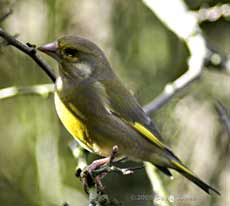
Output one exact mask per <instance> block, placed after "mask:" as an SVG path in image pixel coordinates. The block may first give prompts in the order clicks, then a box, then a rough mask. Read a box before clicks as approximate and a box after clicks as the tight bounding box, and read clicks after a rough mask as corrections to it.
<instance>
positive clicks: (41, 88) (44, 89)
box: [0, 84, 54, 99]
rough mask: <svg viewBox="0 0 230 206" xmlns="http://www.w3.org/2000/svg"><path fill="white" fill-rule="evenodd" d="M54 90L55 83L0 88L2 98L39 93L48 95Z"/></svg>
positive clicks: (0, 97)
mask: <svg viewBox="0 0 230 206" xmlns="http://www.w3.org/2000/svg"><path fill="white" fill-rule="evenodd" d="M53 92H54V84H41V85H34V86H25V87H16V86H14V87H7V88H4V89H0V99H7V98H10V97H15V96H19V95H39V96H45V97H46V96H47V95H49V94H50V93H53Z"/></svg>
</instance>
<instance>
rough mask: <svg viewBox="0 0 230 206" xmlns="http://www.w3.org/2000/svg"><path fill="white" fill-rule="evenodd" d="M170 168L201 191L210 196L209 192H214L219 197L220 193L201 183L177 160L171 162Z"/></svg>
mask: <svg viewBox="0 0 230 206" xmlns="http://www.w3.org/2000/svg"><path fill="white" fill-rule="evenodd" d="M171 164H172V168H173V169H175V170H176V171H177V172H179V173H180V174H182V175H183V176H184V177H186V178H187V179H189V180H191V181H192V182H193V183H194V184H196V185H197V186H198V187H200V188H201V189H202V190H204V191H205V192H207V193H208V194H210V191H213V192H215V193H216V194H218V195H220V193H219V192H218V191H217V190H216V189H214V188H213V187H211V186H209V185H208V184H206V183H205V182H204V181H202V180H201V179H200V178H198V177H197V176H196V175H194V174H193V172H192V171H191V170H190V169H188V168H187V167H186V166H185V165H184V164H182V163H181V162H180V161H178V160H174V159H173V160H171Z"/></svg>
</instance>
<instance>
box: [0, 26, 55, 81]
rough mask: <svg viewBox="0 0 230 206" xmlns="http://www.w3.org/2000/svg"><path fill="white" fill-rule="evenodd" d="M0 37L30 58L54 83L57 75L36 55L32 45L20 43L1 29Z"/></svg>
mask: <svg viewBox="0 0 230 206" xmlns="http://www.w3.org/2000/svg"><path fill="white" fill-rule="evenodd" d="M0 36H1V37H2V38H3V39H5V40H6V41H7V42H8V44H10V45H12V46H14V47H16V48H17V49H19V50H20V51H22V52H24V53H25V54H27V55H28V56H30V57H31V58H32V59H33V60H34V61H35V62H36V63H37V64H38V65H39V66H40V67H41V68H42V70H43V71H45V73H46V74H47V75H48V76H49V78H50V79H51V80H52V81H53V82H55V80H56V77H57V75H56V74H55V72H54V70H53V69H52V68H51V67H50V66H49V65H48V64H47V63H46V62H44V60H43V59H41V57H40V56H39V55H37V52H36V49H35V48H34V47H33V46H32V45H30V44H28V45H29V46H28V45H25V44H23V43H21V42H20V41H18V40H17V39H15V38H14V37H13V36H11V35H10V34H8V33H7V32H5V31H4V30H3V29H2V28H0Z"/></svg>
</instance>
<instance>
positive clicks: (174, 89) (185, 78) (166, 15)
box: [143, 0, 208, 114]
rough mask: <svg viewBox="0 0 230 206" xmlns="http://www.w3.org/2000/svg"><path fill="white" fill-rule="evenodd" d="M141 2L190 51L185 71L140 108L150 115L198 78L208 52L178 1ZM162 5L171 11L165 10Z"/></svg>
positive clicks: (192, 16) (144, 0) (183, 5)
mask: <svg viewBox="0 0 230 206" xmlns="http://www.w3.org/2000/svg"><path fill="white" fill-rule="evenodd" d="M143 2H144V4H145V5H146V6H148V7H149V8H150V9H151V10H152V11H153V12H154V13H155V14H156V15H157V17H158V18H159V19H160V20H161V21H162V22H163V23H164V24H165V25H166V26H167V27H168V28H169V29H170V30H172V31H173V32H174V33H175V34H176V35H177V36H178V37H179V38H181V39H182V40H183V41H184V42H185V43H186V45H187V47H188V49H189V51H190V58H189V60H188V70H187V72H186V73H185V74H183V75H182V76H181V77H179V78H178V79H177V80H175V81H174V82H172V83H168V84H167V85H166V86H165V88H164V90H163V92H162V93H161V94H160V95H159V96H158V97H156V99H154V100H153V101H151V102H150V103H148V104H147V105H145V106H144V111H145V112H146V113H147V114H151V113H153V112H154V111H156V110H157V109H159V108H161V107H162V106H163V105H164V104H166V103H167V102H168V101H169V100H170V99H171V98H172V97H173V96H175V95H176V94H177V93H178V92H179V91H180V90H182V89H183V88H184V87H186V86H187V85H188V84H190V83H191V82H193V81H194V80H196V79H197V78H198V77H199V76H200V75H201V72H202V69H203V66H204V63H205V59H206V57H207V53H208V49H207V46H206V42H205V39H204V37H203V35H202V33H201V30H200V28H199V25H198V22H197V19H196V17H195V16H194V15H193V14H191V13H190V12H189V11H188V9H187V8H186V5H185V4H184V2H183V1H182V0H175V1H168V0H143ZM166 5H167V7H170V8H171V9H170V10H168V9H167V10H165V6H166Z"/></svg>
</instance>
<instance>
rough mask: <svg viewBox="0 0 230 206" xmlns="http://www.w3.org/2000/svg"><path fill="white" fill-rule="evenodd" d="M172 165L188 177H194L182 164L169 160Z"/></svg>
mask: <svg viewBox="0 0 230 206" xmlns="http://www.w3.org/2000/svg"><path fill="white" fill-rule="evenodd" d="M171 162H172V164H173V165H174V166H176V167H177V168H179V169H181V170H182V171H184V172H186V173H188V174H190V175H192V176H193V175H194V174H193V173H192V172H191V171H190V170H189V169H188V168H186V167H185V166H183V165H182V164H180V163H179V162H177V161H175V160H171Z"/></svg>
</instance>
